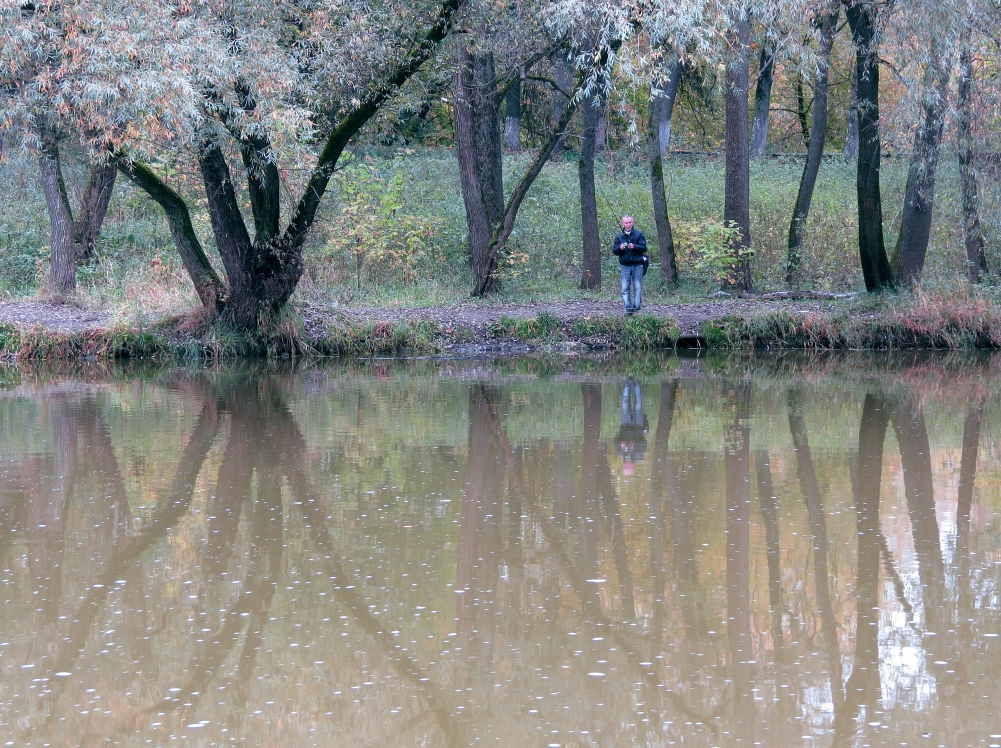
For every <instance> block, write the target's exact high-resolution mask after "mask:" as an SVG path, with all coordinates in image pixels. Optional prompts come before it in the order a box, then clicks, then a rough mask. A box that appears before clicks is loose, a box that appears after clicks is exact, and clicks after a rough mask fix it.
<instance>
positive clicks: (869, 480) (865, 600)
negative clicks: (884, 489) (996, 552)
mask: <svg viewBox="0 0 1001 748" xmlns="http://www.w3.org/2000/svg"><path fill="white" fill-rule="evenodd" d="M889 420H890V409H889V407H888V406H887V405H886V403H885V402H884V401H883V399H882V398H881V397H878V396H876V395H866V396H865V404H864V405H863V407H862V422H861V424H860V425H859V448H858V494H857V498H856V506H855V516H856V524H857V538H858V540H857V542H858V562H857V566H858V579H857V581H856V585H855V595H856V613H855V664H854V667H853V669H852V674H851V677H850V678H849V679H848V683H847V685H846V688H845V700H844V702H843V703H842V705H841V710H840V711H839V712H838V713H837V714H836V715H835V718H834V730H835V744H836V745H842V744H846V743H847V740H848V739H849V737H850V736H851V734H852V732H853V731H854V728H855V718H856V716H857V715H858V713H859V711H860V710H861V709H862V708H864V707H866V706H868V705H871V704H872V703H873V702H874V701H875V700H876V699H877V698H878V696H879V618H878V614H879V610H878V605H879V549H880V542H879V539H880V537H881V531H880V527H879V490H880V482H881V480H882V476H883V441H884V440H885V438H886V427H887V424H888V422H889Z"/></svg>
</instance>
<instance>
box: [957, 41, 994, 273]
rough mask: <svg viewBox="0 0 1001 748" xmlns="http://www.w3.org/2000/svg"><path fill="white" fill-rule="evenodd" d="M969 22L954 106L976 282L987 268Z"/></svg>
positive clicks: (968, 247) (968, 256) (970, 269)
mask: <svg viewBox="0 0 1001 748" xmlns="http://www.w3.org/2000/svg"><path fill="white" fill-rule="evenodd" d="M969 36H970V30H969V24H967V26H966V28H965V29H964V31H963V39H962V41H961V43H960V48H959V85H958V91H957V94H958V98H959V101H958V102H957V108H958V109H959V120H958V122H957V124H956V129H957V131H958V132H957V140H958V143H957V155H958V157H959V185H960V190H961V192H962V198H963V239H964V241H965V244H966V267H967V270H968V272H969V276H970V283H979V282H980V274H981V273H986V272H987V254H986V253H985V252H984V232H983V229H982V228H981V226H980V197H979V195H978V191H979V190H978V186H977V170H976V167H975V166H974V164H973V102H972V98H973V55H972V54H971V51H970V41H969Z"/></svg>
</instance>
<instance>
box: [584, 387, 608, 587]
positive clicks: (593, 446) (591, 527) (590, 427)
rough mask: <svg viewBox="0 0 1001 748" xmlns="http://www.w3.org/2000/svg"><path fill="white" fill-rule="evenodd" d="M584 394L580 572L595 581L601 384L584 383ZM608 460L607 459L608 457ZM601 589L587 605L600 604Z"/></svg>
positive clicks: (596, 571) (597, 553) (599, 514)
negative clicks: (599, 594) (582, 520)
mask: <svg viewBox="0 0 1001 748" xmlns="http://www.w3.org/2000/svg"><path fill="white" fill-rule="evenodd" d="M580 389H581V395H582V397H583V400H584V444H583V447H582V453H581V479H580V495H581V503H582V511H581V512H580V514H581V516H582V517H583V519H584V522H583V523H582V524H581V528H580V530H581V535H582V536H583V537H582V542H581V552H580V563H579V569H580V571H581V573H582V574H583V575H584V576H585V578H594V577H596V576H597V574H598V557H599V548H598V523H597V521H596V520H597V519H598V517H600V516H601V513H600V511H599V509H598V465H599V463H600V462H601V460H602V457H603V455H602V453H601V385H600V384H582V385H581V386H580ZM606 459H607V458H606ZM597 592H598V590H595V594H594V595H588V596H587V597H586V598H585V599H584V603H585V605H597V604H598V595H597Z"/></svg>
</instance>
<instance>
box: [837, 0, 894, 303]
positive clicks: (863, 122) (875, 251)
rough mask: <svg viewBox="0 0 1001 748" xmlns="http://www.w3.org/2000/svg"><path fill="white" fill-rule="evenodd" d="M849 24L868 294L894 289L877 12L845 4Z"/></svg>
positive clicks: (862, 246)
mask: <svg viewBox="0 0 1001 748" xmlns="http://www.w3.org/2000/svg"><path fill="white" fill-rule="evenodd" d="M846 8H847V10H846V13H847V15H848V24H849V25H850V26H851V30H852V40H853V41H854V43H855V50H856V57H855V70H856V75H857V78H858V83H857V85H858V115H859V156H858V175H857V178H856V189H857V192H858V221H859V258H860V260H861V264H862V276H863V278H864V279H865V290H866V291H869V292H870V293H871V292H874V291H882V290H883V289H886V288H892V287H893V286H894V281H893V274H892V272H891V270H890V263H889V261H888V260H887V258H886V246H885V244H884V242H883V203H882V198H881V195H880V187H879V168H880V156H881V154H880V148H881V144H880V137H879V50H878V39H877V30H876V22H877V18H876V14H877V11H876V10H875V9H874V8H873V7H872V6H871V5H867V4H863V3H859V2H850V3H848V2H847V0H846Z"/></svg>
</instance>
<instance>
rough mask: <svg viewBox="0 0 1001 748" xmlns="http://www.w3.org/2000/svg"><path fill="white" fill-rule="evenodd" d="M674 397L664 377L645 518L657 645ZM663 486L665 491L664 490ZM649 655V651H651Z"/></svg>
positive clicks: (674, 386)
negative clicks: (669, 445)
mask: <svg viewBox="0 0 1001 748" xmlns="http://www.w3.org/2000/svg"><path fill="white" fill-rule="evenodd" d="M677 397H678V380H676V379H674V380H670V381H667V380H665V381H664V382H662V383H661V385H660V413H659V414H658V416H657V433H656V435H655V436H654V442H653V465H652V467H651V472H652V475H651V480H650V510H649V512H650V514H649V517H648V519H647V535H649V537H650V567H651V570H652V572H653V604H654V608H653V639H654V642H652V643H651V646H657V644H659V643H660V642H661V641H662V639H663V636H664V627H665V618H666V615H667V606H666V605H665V600H664V588H665V585H666V584H667V580H666V578H665V576H666V574H665V573H666V571H667V570H666V569H665V568H664V547H663V534H664V522H665V514H666V513H667V511H668V506H667V501H666V497H665V493H666V492H668V491H669V492H673V490H674V475H673V474H672V472H673V471H672V465H671V458H670V456H669V452H668V440H669V439H670V438H671V425H672V423H673V421H674V403H675V401H676V400H677ZM665 489H666V491H665ZM651 654H653V653H651Z"/></svg>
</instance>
